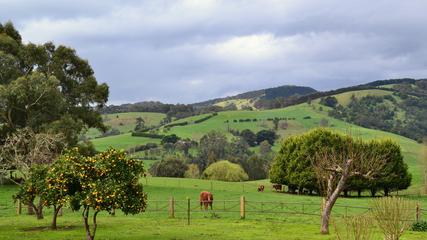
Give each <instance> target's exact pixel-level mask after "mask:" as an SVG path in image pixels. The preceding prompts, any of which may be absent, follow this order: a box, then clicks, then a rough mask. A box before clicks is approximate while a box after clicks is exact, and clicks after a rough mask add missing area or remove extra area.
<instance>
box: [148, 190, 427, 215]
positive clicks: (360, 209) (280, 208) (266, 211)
mask: <svg viewBox="0 0 427 240" xmlns="http://www.w3.org/2000/svg"><path fill="white" fill-rule="evenodd" d="M370 211H371V208H370V207H365V206H351V205H344V204H335V205H334V207H333V209H332V216H333V217H336V218H342V217H351V216H356V215H364V214H368V213H370ZM405 211H409V212H413V217H412V218H411V219H406V221H419V220H423V219H425V217H427V209H423V208H421V207H420V205H419V204H417V205H416V207H414V208H413V209H405ZM146 213H161V214H163V215H164V216H165V217H167V216H168V217H178V218H190V217H191V218H198V217H206V214H213V215H217V214H222V215H221V217H229V218H230V217H231V218H235V219H238V218H246V217H250V218H251V219H257V218H260V219H264V218H266V217H267V216H268V218H270V219H274V218H277V219H286V218H288V217H293V216H307V217H318V219H320V216H321V213H322V207H321V204H320V203H315V202H279V201H251V200H247V199H245V197H244V196H242V197H241V198H240V199H234V200H214V201H213V204H212V209H210V207H208V208H207V209H205V206H204V204H203V202H202V203H200V201H198V200H197V199H195V200H190V199H186V200H175V199H173V198H171V199H169V200H160V201H159V200H151V201H149V204H148V207H147V209H146ZM188 221H189V220H188Z"/></svg>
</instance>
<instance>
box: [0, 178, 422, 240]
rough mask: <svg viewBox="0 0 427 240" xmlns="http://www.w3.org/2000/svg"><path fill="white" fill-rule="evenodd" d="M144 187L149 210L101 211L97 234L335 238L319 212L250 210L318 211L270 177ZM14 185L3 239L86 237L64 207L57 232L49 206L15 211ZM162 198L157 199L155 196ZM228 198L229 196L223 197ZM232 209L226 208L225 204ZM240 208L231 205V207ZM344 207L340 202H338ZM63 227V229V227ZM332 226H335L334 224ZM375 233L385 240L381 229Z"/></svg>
mask: <svg viewBox="0 0 427 240" xmlns="http://www.w3.org/2000/svg"><path fill="white" fill-rule="evenodd" d="M142 183H143V184H144V185H145V187H144V188H145V191H146V192H147V194H148V204H149V205H148V210H149V211H147V212H146V213H142V214H139V215H135V216H123V215H122V214H121V213H118V214H117V215H116V216H115V217H112V216H109V215H108V214H105V213H103V214H100V216H99V217H98V232H97V239H206V238H207V239H295V240H297V239H300V240H302V239H319V240H320V239H324V240H326V239H335V238H334V236H333V234H331V235H329V236H322V235H320V234H319V216H317V215H306V214H304V215H302V214H291V213H281V214H269V213H262V212H260V211H259V210H258V211H257V212H255V211H251V210H254V208H251V205H255V204H258V206H260V204H261V202H264V203H265V205H264V208H265V209H267V208H268V205H267V204H268V203H267V202H281V203H283V204H284V205H285V207H290V206H293V205H294V204H296V205H295V206H296V208H298V209H301V206H302V205H303V204H305V212H306V213H313V214H318V213H319V211H320V210H319V209H320V198H319V197H317V196H298V195H289V194H284V193H277V192H274V191H272V190H271V187H270V185H269V184H268V182H267V181H266V180H264V181H258V182H245V183H226V182H219V181H206V180H196V179H174V178H148V179H147V180H145V179H143V180H142ZM259 183H263V184H266V191H265V192H263V193H259V192H257V191H256V187H257V186H258V184H259ZM201 190H210V191H212V192H213V194H214V197H215V200H214V210H213V212H210V211H209V212H201V211H200V210H198V209H199V207H198V203H197V198H198V194H199V193H200V191H201ZM15 191H16V187H11V186H0V239H32V240H33V239H34V240H36V239H37V240H39V239H40V240H41V239H83V238H84V229H83V224H82V219H81V215H80V213H78V212H71V211H70V210H68V209H66V210H64V216H62V217H60V218H59V219H58V226H59V227H60V229H59V230H57V231H52V230H49V229H48V228H47V226H49V221H50V210H47V211H46V212H45V219H44V220H36V218H35V217H34V216H26V215H20V216H17V215H16V213H15V210H14V208H13V203H12V200H11V195H12V194H13V193H14V192H15ZM242 195H244V196H245V197H246V201H248V203H247V214H246V219H244V220H240V217H239V211H238V205H236V204H238V201H239V198H240V196H242ZM172 196H173V197H174V198H175V200H176V201H177V203H176V211H177V213H176V218H174V219H171V218H168V213H167V208H163V210H162V211H158V212H154V211H153V210H154V209H155V208H158V209H161V208H162V207H164V206H166V205H167V200H168V199H169V198H170V197H172ZM187 197H189V198H190V199H191V209H192V213H191V220H190V222H191V223H190V225H189V226H188V225H187V220H186V214H185V212H184V211H185V208H183V206H184V205H185V204H184V203H186V199H187ZM159 200H160V201H162V202H157V201H159ZM224 200H228V201H226V202H224ZM414 200H416V201H420V202H421V204H422V206H423V205H425V206H427V201H426V199H425V198H415V199H414ZM370 201H371V199H370V198H340V199H339V200H338V202H337V207H336V208H334V210H335V211H334V213H333V217H334V219H335V221H336V222H337V224H338V225H339V224H340V221H341V220H340V217H339V216H341V215H343V214H344V213H345V211H346V210H345V208H344V207H343V206H358V207H367V206H369V203H370ZM223 204H225V205H226V208H229V207H231V208H230V210H227V212H224V211H222V209H223V207H224V205H223ZM234 205H236V206H237V207H235V208H233V207H232V206H234ZM340 206H341V207H340ZM363 211H365V210H364V209H363V208H360V210H359V209H356V210H351V208H349V210H348V215H353V214H361V213H362V212H363ZM61 227H62V228H61ZM331 230H332V231H333V227H332V226H331ZM376 233H377V238H375V239H381V235H380V234H379V231H377V232H376ZM426 238H427V233H417V232H411V231H408V232H407V233H406V234H405V235H404V237H403V238H402V239H404V240H405V239H406V240H421V239H426Z"/></svg>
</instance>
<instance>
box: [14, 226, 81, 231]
mask: <svg viewBox="0 0 427 240" xmlns="http://www.w3.org/2000/svg"><path fill="white" fill-rule="evenodd" d="M75 228H77V227H76V226H61V227H57V229H56V230H52V228H50V227H47V226H38V227H27V228H22V229H21V231H23V232H44V231H69V230H73V229H75Z"/></svg>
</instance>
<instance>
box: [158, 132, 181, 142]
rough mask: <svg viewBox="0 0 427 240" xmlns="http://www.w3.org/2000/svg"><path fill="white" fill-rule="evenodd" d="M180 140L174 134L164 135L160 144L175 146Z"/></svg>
mask: <svg viewBox="0 0 427 240" xmlns="http://www.w3.org/2000/svg"><path fill="white" fill-rule="evenodd" d="M179 139H180V138H179V137H178V136H177V135H176V134H171V135H166V136H164V137H163V138H162V141H161V144H162V145H164V144H165V143H172V144H175V143H176V142H178V140H179Z"/></svg>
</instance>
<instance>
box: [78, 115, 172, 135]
mask: <svg viewBox="0 0 427 240" xmlns="http://www.w3.org/2000/svg"><path fill="white" fill-rule="evenodd" d="M165 116H166V115H165V114H163V113H152V112H127V113H117V114H116V113H114V114H105V115H103V116H102V117H103V120H104V123H105V125H106V126H109V127H111V128H116V129H118V130H119V131H120V132H121V133H128V132H130V131H132V130H133V129H134V128H135V125H136V118H138V117H141V118H142V119H144V121H145V125H147V126H154V125H158V124H159V123H160V121H161V120H162V119H163V118H164V117H165ZM100 134H101V133H100V132H99V131H98V130H97V129H89V130H88V132H87V134H86V136H87V137H89V138H94V137H96V136H99V135H100Z"/></svg>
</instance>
